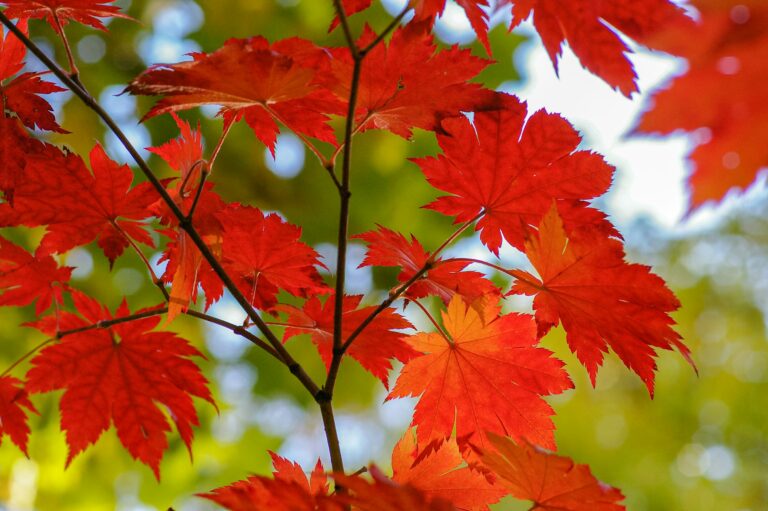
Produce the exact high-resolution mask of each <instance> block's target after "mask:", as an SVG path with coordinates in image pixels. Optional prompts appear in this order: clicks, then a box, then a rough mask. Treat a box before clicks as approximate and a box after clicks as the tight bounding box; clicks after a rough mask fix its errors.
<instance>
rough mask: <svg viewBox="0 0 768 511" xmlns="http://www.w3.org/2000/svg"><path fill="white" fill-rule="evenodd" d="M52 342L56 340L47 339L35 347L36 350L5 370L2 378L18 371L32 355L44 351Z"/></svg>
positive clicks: (33, 349)
mask: <svg viewBox="0 0 768 511" xmlns="http://www.w3.org/2000/svg"><path fill="white" fill-rule="evenodd" d="M52 342H56V339H55V338H50V339H46V340H45V341H43V342H41V343H40V344H38V345H37V346H35V347H34V348H32V349H31V350H29V351H28V352H26V353H25V354H24V355H22V356H21V358H19V359H18V360H16V362H14V363H13V364H11V365H10V366H9V367H8V368H7V369H6V370H5V371H3V372H2V374H0V378H2V377H3V376H6V375H7V374H8V373H10V372H11V371H13V370H14V369H16V367H17V366H18V365H19V364H21V363H22V362H24V361H25V360H26V359H28V358H29V357H31V356H32V355H34V354H35V353H37V352H38V351H40V350H41V349H43V348H44V347H45V346H47V345H49V344H51V343H52Z"/></svg>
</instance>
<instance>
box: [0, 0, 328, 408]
mask: <svg viewBox="0 0 768 511" xmlns="http://www.w3.org/2000/svg"><path fill="white" fill-rule="evenodd" d="M0 22H2V23H3V25H5V26H6V27H8V30H10V31H11V32H13V33H14V35H16V37H18V38H19V40H20V41H22V42H23V43H24V45H25V46H26V47H27V48H28V49H29V51H30V52H31V53H32V54H34V55H35V56H36V57H37V58H38V59H40V61H41V62H42V63H43V64H45V66H46V67H47V68H48V69H49V70H50V71H51V72H52V73H53V74H54V75H56V77H57V78H59V80H61V81H62V82H63V83H64V84H66V85H67V87H69V88H70V90H72V92H73V93H74V94H75V95H76V96H77V97H78V98H80V100H81V101H82V102H83V103H84V104H85V105H86V106H87V107H88V108H90V109H91V110H93V111H94V112H95V113H96V114H97V115H98V116H99V117H100V118H101V120H102V121H103V122H104V124H106V125H107V127H108V128H109V129H110V131H112V133H114V135H115V136H116V137H117V139H118V140H119V141H120V143H121V144H122V145H123V147H125V149H126V151H128V153H129V154H130V155H131V157H132V158H133V160H134V161H135V162H136V164H137V165H138V167H139V169H140V170H141V171H142V173H143V174H144V176H145V177H146V178H147V180H148V181H149V182H150V183H151V185H152V186H153V187H154V189H155V190H156V191H157V193H158V194H159V195H160V197H161V198H162V199H163V201H164V202H165V203H166V205H167V206H168V208H169V209H170V210H171V212H172V213H173V215H174V216H175V217H176V218H177V219H178V221H179V226H180V227H181V228H182V229H184V230H185V231H186V232H187V234H189V237H190V239H192V241H193V242H194V243H195V245H196V246H197V248H198V249H199V250H200V253H201V254H202V255H203V258H204V259H205V260H206V261H207V262H208V264H210V266H211V268H212V269H213V271H214V273H216V275H217V276H218V277H219V279H220V280H221V281H222V283H223V284H224V286H225V287H226V288H227V290H228V291H229V292H230V294H231V295H232V297H233V298H234V299H235V300H236V301H237V303H238V304H239V305H240V306H241V307H242V308H243V310H244V311H245V312H246V314H247V315H248V317H250V318H251V320H252V321H253V323H254V324H255V325H256V326H257V328H258V329H259V331H260V332H261V333H262V334H263V335H264V337H265V338H266V339H267V341H268V342H269V344H270V345H271V346H272V348H273V349H274V350H275V352H277V353H278V354H279V355H280V359H281V361H282V362H283V364H285V365H286V366H287V367H288V369H289V370H290V371H291V373H292V374H293V375H294V376H296V378H297V379H298V380H299V381H300V382H301V384H302V385H303V386H304V387H305V388H306V389H307V390H308V391H309V392H310V394H312V395H313V396H315V397H316V399H317V396H318V394H319V393H320V388H319V387H318V385H317V384H316V383H315V382H314V380H312V378H311V377H310V376H309V375H308V374H307V372H306V371H305V370H304V368H303V367H302V366H301V364H299V363H298V362H297V361H296V360H295V359H294V358H293V357H292V356H291V354H290V353H289V352H288V350H287V349H286V348H285V347H284V346H283V344H282V343H281V342H280V340H279V339H278V338H277V337H276V336H275V334H274V333H273V332H272V330H270V328H269V327H268V326H267V325H265V324H264V322H263V321H262V319H261V317H260V316H259V315H258V313H257V312H256V309H254V308H253V306H252V305H251V304H250V302H249V301H248V300H247V299H246V298H245V296H243V294H242V293H241V292H240V290H239V289H238V288H237V286H236V285H235V283H234V281H233V280H232V278H231V277H230V276H229V274H227V272H226V271H225V270H224V268H223V267H222V266H221V264H220V263H219V261H218V260H217V259H216V257H215V256H214V255H213V253H212V252H211V250H210V249H209V248H208V246H207V245H206V244H205V241H204V240H203V238H202V237H201V236H200V234H199V233H198V232H197V230H196V229H195V227H194V226H193V225H192V223H191V222H190V221H189V219H187V218H186V215H184V213H183V212H182V211H181V209H179V207H178V205H177V204H176V203H175V202H174V201H173V199H172V198H171V196H170V195H169V194H168V191H167V190H166V189H165V187H164V186H163V185H162V183H161V182H160V180H159V179H158V178H157V176H155V174H154V172H152V170H151V169H150V168H149V165H147V162H146V161H145V160H144V158H142V157H141V155H140V154H139V153H138V151H137V150H136V148H135V147H134V146H133V144H131V142H130V141H129V140H128V137H126V135H125V133H123V131H122V130H121V129H120V127H119V126H118V125H117V123H115V121H114V120H113V119H112V117H110V116H109V114H107V112H106V111H105V110H104V109H103V108H102V107H101V105H99V104H98V102H96V100H95V99H93V98H92V97H91V95H90V94H88V92H87V91H86V90H85V89H83V88H82V87H81V86H80V85H79V84H78V82H77V81H75V80H73V79H72V77H71V76H69V75H68V74H67V73H66V71H64V70H63V69H62V68H61V67H59V66H58V65H57V64H56V63H55V62H53V61H52V60H51V59H50V58H48V56H47V55H45V53H43V52H42V50H40V48H39V47H38V46H37V45H36V44H35V43H34V42H33V41H32V40H30V39H29V37H27V36H26V35H25V34H24V33H23V32H21V31H20V30H19V29H18V27H16V25H15V24H14V23H13V22H12V21H11V20H9V19H8V17H7V16H5V14H4V13H3V12H0Z"/></svg>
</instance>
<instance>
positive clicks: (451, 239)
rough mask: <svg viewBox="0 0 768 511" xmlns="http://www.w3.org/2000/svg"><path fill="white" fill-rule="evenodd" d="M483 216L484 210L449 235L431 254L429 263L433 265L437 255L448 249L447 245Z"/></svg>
mask: <svg viewBox="0 0 768 511" xmlns="http://www.w3.org/2000/svg"><path fill="white" fill-rule="evenodd" d="M484 215H485V210H483V211H481V212H480V213H478V214H477V215H476V216H475V218H473V219H472V220H469V221H467V222H464V223H463V224H461V227H459V228H458V229H456V231H455V232H454V233H453V234H451V235H450V236H449V237H448V239H447V240H445V241H444V242H443V244H442V245H440V246H439V247H437V249H436V250H435V251H434V252H432V255H431V256H430V257H429V261H431V262H432V263H434V262H435V260H436V258H437V256H438V255H440V253H441V252H442V251H443V250H445V249H446V248H448V245H450V244H451V243H453V242H454V241H456V239H457V238H458V237H459V236H461V235H462V234H463V233H464V231H466V230H467V229H468V228H469V227H470V226H471V225H472V224H474V223H475V222H477V221H478V220H480V219H481V218H482V217H483V216H484Z"/></svg>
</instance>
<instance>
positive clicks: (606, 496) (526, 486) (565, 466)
mask: <svg viewBox="0 0 768 511" xmlns="http://www.w3.org/2000/svg"><path fill="white" fill-rule="evenodd" d="M488 436H489V440H490V441H491V444H492V445H493V448H494V450H492V451H487V452H486V453H485V454H484V455H483V458H482V463H483V464H484V465H485V466H486V467H488V468H489V469H491V470H492V471H493V473H494V474H496V475H497V476H499V478H500V481H499V484H502V485H504V486H506V487H507V488H508V489H509V491H510V492H511V494H512V496H514V497H515V498H518V499H522V500H531V501H533V503H534V505H533V507H531V508H530V511H622V510H624V509H626V508H625V507H624V506H623V505H621V504H620V502H621V501H622V500H624V495H622V494H621V491H619V490H617V489H616V488H613V487H611V486H608V485H607V484H604V483H601V482H600V481H598V480H597V479H595V476H593V475H592V472H591V471H590V470H589V467H588V466H587V465H577V464H575V463H574V462H573V460H571V459H570V458H566V457H565V456H558V455H556V454H553V453H550V452H547V451H544V450H542V449H540V448H538V447H536V446H533V445H530V444H528V443H526V442H519V443H515V442H513V441H512V439H510V438H505V437H501V436H498V435H494V434H493V433H491V434H489V435H488Z"/></svg>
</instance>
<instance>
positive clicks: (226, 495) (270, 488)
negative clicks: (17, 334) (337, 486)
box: [198, 453, 344, 511]
mask: <svg viewBox="0 0 768 511" xmlns="http://www.w3.org/2000/svg"><path fill="white" fill-rule="evenodd" d="M270 455H271V456H272V464H273V466H274V468H275V471H274V472H273V478H269V477H264V476H251V477H249V478H248V479H247V480H244V481H237V482H235V483H232V484H230V485H227V486H223V487H221V488H217V489H215V490H213V491H211V492H210V493H203V494H199V495H198V496H199V497H202V498H204V499H208V500H210V501H213V502H215V503H216V504H218V505H220V506H222V507H224V508H226V509H229V510H230V511H342V510H343V509H344V507H343V506H342V504H341V503H339V502H337V501H336V500H335V498H334V497H330V491H329V488H328V478H327V476H326V475H325V471H324V469H323V465H322V464H321V463H320V460H318V461H317V465H316V466H315V469H314V470H313V471H312V473H311V474H310V476H309V479H307V476H306V475H305V474H304V471H303V470H302V469H301V467H300V466H299V465H298V464H297V463H294V462H291V461H289V460H287V459H285V458H282V457H280V456H278V455H276V454H274V453H270Z"/></svg>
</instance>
